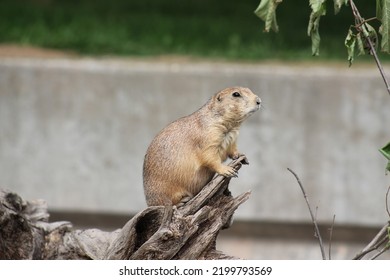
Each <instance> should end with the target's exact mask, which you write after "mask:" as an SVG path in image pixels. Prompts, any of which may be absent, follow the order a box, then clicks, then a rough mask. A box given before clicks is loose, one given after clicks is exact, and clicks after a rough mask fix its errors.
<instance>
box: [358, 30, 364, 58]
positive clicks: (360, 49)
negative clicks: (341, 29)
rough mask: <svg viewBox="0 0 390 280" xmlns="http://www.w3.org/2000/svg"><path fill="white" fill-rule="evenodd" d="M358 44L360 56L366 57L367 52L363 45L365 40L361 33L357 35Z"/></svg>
mask: <svg viewBox="0 0 390 280" xmlns="http://www.w3.org/2000/svg"><path fill="white" fill-rule="evenodd" d="M356 42H357V47H358V51H359V52H358V55H364V54H365V53H366V52H365V50H364V44H363V40H362V35H361V34H360V33H358V34H357V35H356Z"/></svg>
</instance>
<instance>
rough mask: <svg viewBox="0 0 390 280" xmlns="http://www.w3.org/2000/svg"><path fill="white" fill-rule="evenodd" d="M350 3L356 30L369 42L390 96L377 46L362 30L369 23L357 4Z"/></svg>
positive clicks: (389, 87) (351, 0)
mask: <svg viewBox="0 0 390 280" xmlns="http://www.w3.org/2000/svg"><path fill="white" fill-rule="evenodd" d="M349 3H350V5H351V9H352V13H353V15H354V17H355V21H356V25H355V28H356V29H358V30H359V31H360V33H362V34H363V36H364V37H365V38H366V40H367V42H368V45H369V46H370V51H371V54H372V55H373V56H374V58H375V62H376V65H377V66H378V69H379V72H380V73H381V76H382V79H383V81H384V83H385V85H386V89H387V92H388V93H389V95H390V85H389V82H388V81H387V78H386V75H385V71H384V69H383V67H382V64H381V62H380V61H379V58H378V55H377V53H376V50H375V46H374V44H373V42H372V41H371V38H370V36H367V35H366V33H365V32H363V30H362V29H361V26H362V25H363V26H365V27H366V28H367V26H366V24H367V21H366V20H364V19H363V18H362V17H361V15H360V13H359V10H358V8H357V7H356V5H355V3H354V2H353V0H349Z"/></svg>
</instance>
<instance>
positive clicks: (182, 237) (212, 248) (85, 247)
mask: <svg viewBox="0 0 390 280" xmlns="http://www.w3.org/2000/svg"><path fill="white" fill-rule="evenodd" d="M245 161H246V158H245V157H240V158H239V159H237V160H234V161H232V162H231V163H230V164H229V165H230V166H233V167H235V168H236V169H239V168H241V166H242V163H245ZM229 182H230V178H225V177H223V176H216V177H214V179H213V180H212V181H211V182H210V183H209V184H207V185H206V186H205V187H204V188H203V189H202V190H201V192H200V193H199V194H198V195H196V196H195V197H194V198H193V199H192V200H191V201H189V202H188V203H186V204H185V205H184V206H183V207H180V208H176V206H173V207H163V206H154V207H149V208H146V209H145V210H143V211H141V212H140V213H138V214H137V215H136V216H135V217H133V218H132V219H131V220H130V221H128V222H127V223H126V225H125V226H124V227H123V228H122V229H118V230H115V231H113V232H105V231H101V230H98V229H88V230H74V229H73V227H72V224H71V223H69V222H54V223H49V214H48V212H47V205H46V202H45V201H43V200H36V201H24V200H23V199H22V198H20V197H19V196H18V195H17V194H14V193H11V192H6V191H3V190H0V259H88V260H90V259H93V260H99V259H116V260H117V259H121V260H124V259H157V260H159V259H161V260H162V259H166V260H169V259H234V258H235V257H232V256H228V255H225V254H224V253H222V252H219V251H217V250H216V239H217V236H218V233H219V231H220V230H221V229H224V228H228V227H229V226H230V223H231V219H232V216H233V213H234V211H235V210H236V209H237V208H238V206H239V205H241V204H242V203H243V202H245V201H246V200H247V199H248V198H249V195H250V192H246V193H244V194H241V195H240V196H238V197H235V198H233V197H232V195H231V193H230V192H229V190H228V185H229Z"/></svg>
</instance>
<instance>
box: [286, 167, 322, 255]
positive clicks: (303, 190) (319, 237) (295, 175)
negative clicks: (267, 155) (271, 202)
mask: <svg viewBox="0 0 390 280" xmlns="http://www.w3.org/2000/svg"><path fill="white" fill-rule="evenodd" d="M287 170H288V171H290V172H291V173H292V174H293V175H294V177H295V179H296V180H297V182H298V184H299V187H300V188H301V191H302V193H303V197H304V198H305V201H306V204H307V207H308V208H309V212H310V216H311V220H312V222H313V224H314V230H315V233H316V236H317V238H318V242H319V244H320V249H321V255H322V259H323V260H326V256H325V250H324V244H323V242H322V237H321V233H320V230H319V228H318V224H317V220H316V218H315V216H314V214H313V211H312V210H311V206H310V203H309V199H308V197H307V195H306V191H305V189H304V188H303V185H302V183H301V180H300V179H299V177H298V175H297V174H296V173H295V172H294V171H292V170H291V169H290V168H287Z"/></svg>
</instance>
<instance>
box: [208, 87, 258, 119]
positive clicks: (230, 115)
mask: <svg viewBox="0 0 390 280" xmlns="http://www.w3.org/2000/svg"><path fill="white" fill-rule="evenodd" d="M213 103H214V106H213V107H214V109H216V111H217V113H218V114H219V115H220V116H222V117H223V118H224V119H226V120H229V119H230V120H232V121H235V122H242V121H244V120H245V119H246V118H248V117H249V116H250V115H252V114H253V113H254V112H256V111H257V110H258V109H259V108H260V104H261V99H260V97H258V96H257V95H256V94H254V93H253V92H252V91H251V90H250V89H249V88H244V87H231V88H226V89H224V90H221V91H220V92H218V93H217V94H216V95H214V98H213Z"/></svg>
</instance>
